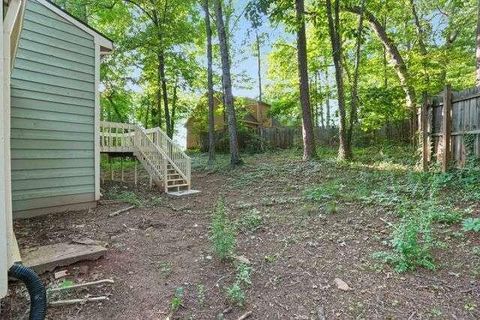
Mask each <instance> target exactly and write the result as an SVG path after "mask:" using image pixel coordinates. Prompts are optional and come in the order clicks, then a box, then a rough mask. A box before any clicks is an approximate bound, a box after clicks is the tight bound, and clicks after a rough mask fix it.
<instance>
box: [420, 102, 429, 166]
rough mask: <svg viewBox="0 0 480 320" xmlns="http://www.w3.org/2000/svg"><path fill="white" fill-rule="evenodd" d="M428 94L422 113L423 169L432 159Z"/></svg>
mask: <svg viewBox="0 0 480 320" xmlns="http://www.w3.org/2000/svg"><path fill="white" fill-rule="evenodd" d="M428 107H429V101H428V96H427V94H426V93H425V94H424V95H423V104H422V110H421V114H420V128H421V130H422V169H423V171H427V170H428V161H429V159H430V144H429V141H428Z"/></svg>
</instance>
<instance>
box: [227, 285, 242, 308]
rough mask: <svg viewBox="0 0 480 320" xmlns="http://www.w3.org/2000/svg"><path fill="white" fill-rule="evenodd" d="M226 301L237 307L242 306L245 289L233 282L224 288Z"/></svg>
mask: <svg viewBox="0 0 480 320" xmlns="http://www.w3.org/2000/svg"><path fill="white" fill-rule="evenodd" d="M226 291H227V299H228V301H229V302H230V303H231V304H233V305H237V306H239V307H243V306H244V304H245V298H246V297H245V291H244V290H243V289H242V287H241V286H240V284H239V283H238V282H235V283H234V284H232V285H231V286H230V287H227V288H226Z"/></svg>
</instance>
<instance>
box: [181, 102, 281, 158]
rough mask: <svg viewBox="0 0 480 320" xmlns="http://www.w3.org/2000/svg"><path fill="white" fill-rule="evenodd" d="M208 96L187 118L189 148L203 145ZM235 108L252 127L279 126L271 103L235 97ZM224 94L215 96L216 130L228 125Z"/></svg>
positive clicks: (241, 117) (247, 125)
mask: <svg viewBox="0 0 480 320" xmlns="http://www.w3.org/2000/svg"><path fill="white" fill-rule="evenodd" d="M206 99H207V98H206V96H204V97H202V99H201V102H200V103H199V104H198V105H197V107H196V108H195V110H194V112H193V114H192V115H191V116H190V118H189V119H188V120H187V123H186V124H185V127H186V129H187V149H194V148H198V147H200V145H201V134H202V133H204V132H207V130H208V128H207V123H208V122H207V115H208V107H207V103H206V101H207V100H206ZM234 99H235V108H236V109H237V117H238V116H239V115H240V119H239V120H240V121H242V122H243V123H244V125H245V126H246V127H248V128H251V129H257V128H271V127H275V126H277V123H276V121H275V120H274V119H273V118H272V117H271V116H270V115H269V111H270V105H269V104H267V103H265V102H262V101H257V100H254V99H251V98H246V97H235V98H234ZM222 100H223V99H222V94H221V93H216V94H215V96H214V115H215V116H214V124H215V131H221V130H224V129H225V128H226V127H227V120H226V114H225V111H224V107H223V101H222Z"/></svg>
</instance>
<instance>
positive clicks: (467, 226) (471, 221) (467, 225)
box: [463, 218, 480, 232]
mask: <svg viewBox="0 0 480 320" xmlns="http://www.w3.org/2000/svg"><path fill="white" fill-rule="evenodd" d="M463 230H464V231H473V232H480V218H468V219H465V220H463Z"/></svg>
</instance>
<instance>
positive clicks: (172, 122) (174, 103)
mask: <svg viewBox="0 0 480 320" xmlns="http://www.w3.org/2000/svg"><path fill="white" fill-rule="evenodd" d="M177 90H178V78H176V79H175V84H174V86H173V95H172V111H171V114H170V128H171V130H172V136H171V137H170V138H173V134H174V133H175V117H176V113H177V101H178V95H177Z"/></svg>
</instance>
